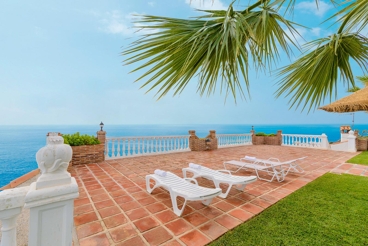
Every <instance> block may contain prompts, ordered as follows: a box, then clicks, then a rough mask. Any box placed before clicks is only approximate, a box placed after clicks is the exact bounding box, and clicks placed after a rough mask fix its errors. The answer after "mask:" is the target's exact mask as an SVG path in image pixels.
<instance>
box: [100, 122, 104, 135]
mask: <svg viewBox="0 0 368 246" xmlns="http://www.w3.org/2000/svg"><path fill="white" fill-rule="evenodd" d="M100 127H101V132H102V128H103V127H104V123H102V121H101V123H100Z"/></svg>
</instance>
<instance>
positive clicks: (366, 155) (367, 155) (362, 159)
mask: <svg viewBox="0 0 368 246" xmlns="http://www.w3.org/2000/svg"><path fill="white" fill-rule="evenodd" d="M347 163H354V164H360V165H366V166H368V151H364V152H362V153H360V154H359V155H356V156H354V157H353V158H351V159H350V160H348V161H347Z"/></svg>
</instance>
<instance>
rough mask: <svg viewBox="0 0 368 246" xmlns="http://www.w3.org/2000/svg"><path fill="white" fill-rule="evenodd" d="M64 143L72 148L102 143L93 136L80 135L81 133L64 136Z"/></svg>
mask: <svg viewBox="0 0 368 246" xmlns="http://www.w3.org/2000/svg"><path fill="white" fill-rule="evenodd" d="M63 138H64V143H65V144H69V145H70V146H81V145H95V144H100V141H99V140H98V139H97V138H96V137H95V136H93V135H91V136H90V135H87V134H85V135H80V134H79V132H77V133H74V134H64V135H63Z"/></svg>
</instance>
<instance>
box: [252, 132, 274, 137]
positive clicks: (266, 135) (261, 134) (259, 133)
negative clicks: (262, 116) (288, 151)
mask: <svg viewBox="0 0 368 246" xmlns="http://www.w3.org/2000/svg"><path fill="white" fill-rule="evenodd" d="M256 136H265V137H273V136H276V134H274V133H270V134H266V133H264V132H258V133H256Z"/></svg>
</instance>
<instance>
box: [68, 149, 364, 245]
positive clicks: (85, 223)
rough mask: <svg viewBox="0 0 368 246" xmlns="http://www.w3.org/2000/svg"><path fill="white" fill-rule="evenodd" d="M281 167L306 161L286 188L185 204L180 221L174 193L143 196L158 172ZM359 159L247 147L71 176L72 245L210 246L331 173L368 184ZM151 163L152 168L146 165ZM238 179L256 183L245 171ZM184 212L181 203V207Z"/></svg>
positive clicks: (80, 169)
mask: <svg viewBox="0 0 368 246" xmlns="http://www.w3.org/2000/svg"><path fill="white" fill-rule="evenodd" d="M245 154H246V155H249V156H257V157H259V158H263V159H268V158H269V157H275V158H279V159H280V160H281V161H286V160H289V159H296V158H298V157H302V156H308V157H307V158H305V159H304V160H302V161H301V162H300V166H301V167H302V168H303V169H304V173H300V174H299V173H289V174H288V175H287V176H286V178H285V181H283V182H277V181H276V180H274V181H273V182H267V181H263V180H257V181H256V182H253V183H251V184H249V185H247V186H246V188H245V189H244V191H243V192H241V191H238V190H236V189H235V188H232V189H231V191H230V193H229V196H228V197H227V199H222V198H219V197H216V198H214V199H213V200H212V203H211V204H210V205H209V206H205V205H203V204H202V203H201V202H200V201H188V203H187V206H186V207H185V210H184V212H183V215H182V216H181V217H179V216H177V215H176V214H174V213H173V210H172V202H171V199H170V195H169V193H168V192H167V191H166V190H165V189H163V188H157V189H155V190H154V191H153V192H152V194H149V193H148V192H147V191H146V187H145V185H146V184H145V176H146V175H147V174H152V173H153V172H154V170H155V169H162V170H166V171H171V172H173V173H175V174H177V175H178V176H180V177H183V176H182V168H184V167H187V166H188V163H190V162H192V163H198V164H201V165H205V166H208V167H210V168H213V169H223V164H222V163H223V162H224V161H226V160H238V159H239V158H241V157H243V156H244V155H245ZM356 154H357V153H348V152H338V151H328V150H327V151H326V150H318V149H307V148H293V147H285V146H270V145H250V146H241V147H233V148H221V149H217V150H213V151H203V152H200V151H196V152H182V153H173V154H166V155H152V156H140V157H134V158H125V159H114V160H107V161H104V162H101V163H93V164H89V165H77V166H72V167H71V168H70V172H71V173H72V176H73V177H75V178H76V180H77V183H78V185H79V191H80V197H79V198H78V199H76V200H75V201H74V204H75V207H74V223H75V224H74V226H75V231H76V232H77V238H76V240H78V241H75V242H74V245H80V246H84V245H88V246H93V245H98V246H104V245H115V246H123V245H129V246H130V245H134V246H140V245H166V246H176V245H181V246H183V245H195V246H198V245H199V246H200V245H206V244H208V243H209V242H211V241H213V240H215V239H216V238H218V237H220V236H221V235H222V234H224V233H226V232H227V231H229V230H231V229H232V228H234V227H235V226H237V225H239V224H241V223H243V222H244V221H248V220H249V219H251V218H252V217H253V216H254V215H256V214H259V213H260V212H262V211H263V210H264V209H266V208H267V207H269V206H272V205H273V204H274V203H276V202H278V201H279V200H281V199H282V198H284V197H286V196H288V195H290V194H291V193H293V192H294V191H296V190H298V189H299V188H301V187H302V186H304V185H306V184H308V183H309V182H311V181H312V180H315V179H316V178H318V177H320V176H321V175H323V174H325V173H326V172H339V173H350V174H355V175H362V176H364V175H365V176H368V167H367V166H362V165H356V164H346V163H345V161H346V160H348V159H350V158H351V157H353V156H355V155H356ZM148 163H149V164H148ZM236 175H254V172H250V171H246V170H240V171H238V172H237V173H236ZM198 182H199V185H202V186H205V187H209V188H213V187H214V185H213V182H212V181H209V180H206V179H204V178H201V179H198ZM182 204H183V199H179V201H178V205H179V206H181V205H182Z"/></svg>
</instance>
